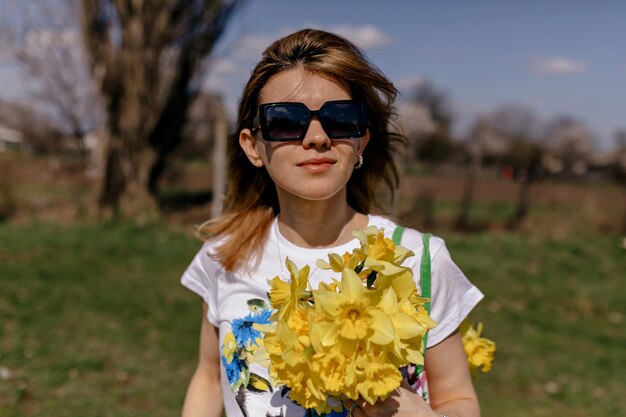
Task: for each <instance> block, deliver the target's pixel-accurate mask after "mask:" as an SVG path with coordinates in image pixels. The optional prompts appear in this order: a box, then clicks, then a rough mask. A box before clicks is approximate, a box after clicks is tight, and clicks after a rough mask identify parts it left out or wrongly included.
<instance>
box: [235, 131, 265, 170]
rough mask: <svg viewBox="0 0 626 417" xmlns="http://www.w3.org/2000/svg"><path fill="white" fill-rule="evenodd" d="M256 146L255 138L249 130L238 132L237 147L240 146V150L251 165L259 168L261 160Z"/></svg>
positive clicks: (261, 164) (261, 163)
mask: <svg viewBox="0 0 626 417" xmlns="http://www.w3.org/2000/svg"><path fill="white" fill-rule="evenodd" d="M257 144H258V141H257V138H256V136H255V135H254V133H252V131H251V130H250V129H243V130H242V131H241V132H239V146H241V149H243V151H244V153H245V154H246V156H247V157H248V160H249V161H250V162H251V163H252V165H254V166H255V167H257V168H261V167H262V166H263V159H262V158H261V154H260V153H259V150H258V149H257Z"/></svg>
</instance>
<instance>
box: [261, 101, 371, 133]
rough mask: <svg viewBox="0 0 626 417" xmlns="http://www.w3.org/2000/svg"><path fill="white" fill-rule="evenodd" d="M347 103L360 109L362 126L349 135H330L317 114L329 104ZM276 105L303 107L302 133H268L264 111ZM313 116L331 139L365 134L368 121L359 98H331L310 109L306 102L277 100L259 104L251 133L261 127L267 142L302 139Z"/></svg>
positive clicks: (365, 110) (321, 118)
mask: <svg viewBox="0 0 626 417" xmlns="http://www.w3.org/2000/svg"><path fill="white" fill-rule="evenodd" d="M348 103H350V104H355V105H357V106H358V107H359V110H360V111H361V113H362V115H363V119H364V120H365V126H364V128H363V129H360V130H358V131H357V132H356V133H354V134H350V135H331V134H330V133H329V132H328V130H326V126H325V124H326V122H325V118H324V117H320V116H319V114H320V112H322V111H323V110H324V109H325V108H326V107H327V106H329V105H333V104H348ZM278 106H292V107H300V108H304V109H305V110H306V111H307V120H306V126H305V127H304V128H303V129H302V133H301V134H300V135H299V136H298V137H293V138H281V139H276V138H273V137H272V135H270V133H269V129H268V126H267V113H266V110H267V109H269V108H271V107H278ZM313 117H317V118H318V120H319V121H320V124H321V125H322V129H324V132H325V133H326V135H327V136H328V138H329V139H331V140H332V139H355V138H361V137H363V136H365V133H366V132H367V122H368V120H367V104H366V103H365V102H363V101H359V100H332V101H327V102H325V103H324V104H322V106H321V107H320V108H319V109H318V110H311V109H309V108H308V107H307V106H306V104H304V103H300V102H295V101H284V102H279V103H265V104H260V105H259V111H258V113H257V115H256V116H255V118H254V120H253V122H252V125H253V126H254V127H253V128H252V133H254V132H255V131H256V130H258V129H261V133H262V135H263V139H264V140H266V141H268V142H291V141H297V140H302V139H304V137H305V136H306V133H307V132H308V130H309V126H310V125H311V120H313Z"/></svg>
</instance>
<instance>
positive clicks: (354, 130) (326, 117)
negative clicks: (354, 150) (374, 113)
mask: <svg viewBox="0 0 626 417" xmlns="http://www.w3.org/2000/svg"><path fill="white" fill-rule="evenodd" d="M320 119H321V120H322V124H323V125H324V130H325V131H326V134H328V137H330V138H331V139H340V138H354V137H359V136H363V135H364V134H365V128H366V124H367V121H366V116H365V109H364V108H363V105H362V104H361V103H355V102H352V103H332V104H328V105H327V106H325V107H324V108H323V109H322V110H321V111H320Z"/></svg>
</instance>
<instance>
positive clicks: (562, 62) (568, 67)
mask: <svg viewBox="0 0 626 417" xmlns="http://www.w3.org/2000/svg"><path fill="white" fill-rule="evenodd" d="M530 71H531V72H532V73H534V74H538V75H571V74H581V73H584V72H587V65H586V64H585V63H583V62H579V61H574V60H572V59H569V58H565V57H562V56H553V57H549V58H535V59H532V60H531V61H530Z"/></svg>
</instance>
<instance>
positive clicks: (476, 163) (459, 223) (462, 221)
mask: <svg viewBox="0 0 626 417" xmlns="http://www.w3.org/2000/svg"><path fill="white" fill-rule="evenodd" d="M480 161H481V157H480V156H479V155H474V156H472V159H471V161H470V162H469V163H468V165H467V173H466V176H465V185H464V187H463V199H462V200H461V212H460V213H459V217H457V220H456V224H455V228H456V229H457V230H462V231H466V230H468V229H469V226H470V225H469V216H470V210H471V208H472V203H473V201H474V188H475V186H476V177H477V175H478V170H479V169H480Z"/></svg>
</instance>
